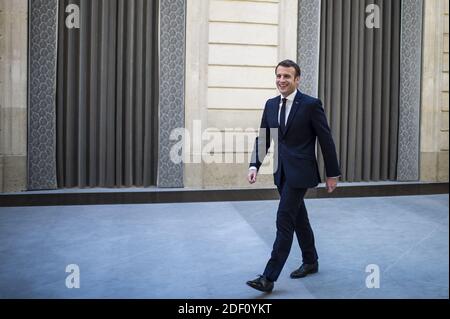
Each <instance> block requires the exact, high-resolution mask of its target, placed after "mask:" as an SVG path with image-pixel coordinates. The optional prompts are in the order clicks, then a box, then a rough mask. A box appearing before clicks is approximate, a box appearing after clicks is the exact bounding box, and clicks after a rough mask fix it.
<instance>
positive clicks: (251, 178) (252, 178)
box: [247, 168, 258, 184]
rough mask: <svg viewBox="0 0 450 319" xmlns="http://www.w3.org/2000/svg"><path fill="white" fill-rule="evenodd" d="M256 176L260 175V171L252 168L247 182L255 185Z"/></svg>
mask: <svg viewBox="0 0 450 319" xmlns="http://www.w3.org/2000/svg"><path fill="white" fill-rule="evenodd" d="M256 175H258V171H257V170H256V169H254V168H250V169H249V170H248V175H247V180H248V182H249V183H250V184H253V183H255V182H256Z"/></svg>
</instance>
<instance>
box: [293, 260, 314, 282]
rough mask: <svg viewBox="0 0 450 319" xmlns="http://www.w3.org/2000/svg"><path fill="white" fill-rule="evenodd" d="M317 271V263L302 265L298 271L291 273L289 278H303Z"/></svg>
mask: <svg viewBox="0 0 450 319" xmlns="http://www.w3.org/2000/svg"><path fill="white" fill-rule="evenodd" d="M318 271H319V263H318V262H317V261H316V262H315V263H314V264H302V265H301V266H300V268H299V269H297V270H294V271H293V272H292V273H291V278H303V277H306V276H307V275H309V274H314V273H316V272H318Z"/></svg>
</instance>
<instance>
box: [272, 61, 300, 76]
mask: <svg viewBox="0 0 450 319" xmlns="http://www.w3.org/2000/svg"><path fill="white" fill-rule="evenodd" d="M280 65H281V66H284V67H285V68H294V69H295V76H296V77H297V76H300V74H301V71H300V67H299V66H298V64H297V63H295V62H294V61H292V60H283V61H281V62H280V63H278V65H277V67H276V68H275V74H277V69H278V67H279V66H280Z"/></svg>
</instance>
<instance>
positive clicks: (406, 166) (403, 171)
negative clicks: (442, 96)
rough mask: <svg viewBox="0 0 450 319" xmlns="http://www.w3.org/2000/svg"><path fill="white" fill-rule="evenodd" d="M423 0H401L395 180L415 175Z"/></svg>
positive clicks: (416, 166) (410, 177) (409, 178)
mask: <svg viewBox="0 0 450 319" xmlns="http://www.w3.org/2000/svg"><path fill="white" fill-rule="evenodd" d="M422 12H423V0H402V18H401V24H402V27H401V44H400V114H399V137H398V143H399V146H398V164H397V172H398V173H397V174H398V177H397V178H398V180H399V181H415V180H418V179H419V155H420V147H419V138H420V99H421V68H422V15H423V13H422Z"/></svg>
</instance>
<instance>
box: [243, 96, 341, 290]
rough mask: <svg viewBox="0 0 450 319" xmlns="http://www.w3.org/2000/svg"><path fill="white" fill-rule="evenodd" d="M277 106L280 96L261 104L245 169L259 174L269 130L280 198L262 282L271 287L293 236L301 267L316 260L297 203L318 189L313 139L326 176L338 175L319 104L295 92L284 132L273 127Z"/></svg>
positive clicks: (307, 226)
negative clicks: (318, 146) (271, 245)
mask: <svg viewBox="0 0 450 319" xmlns="http://www.w3.org/2000/svg"><path fill="white" fill-rule="evenodd" d="M280 101H281V96H278V97H275V98H273V99H270V100H268V101H267V102H266V105H265V108H264V112H263V117H262V121H261V127H260V131H259V136H258V137H257V138H256V142H255V148H254V151H253V156H252V163H250V166H254V167H256V168H257V169H258V170H259V168H260V166H261V164H262V161H263V160H264V158H263V157H264V156H265V154H266V153H267V150H268V148H269V146H270V142H271V139H272V138H273V136H271V130H272V135H273V132H278V138H277V139H276V141H275V150H274V152H275V156H276V163H277V164H276V166H277V170H276V171H275V173H274V182H275V185H277V187H278V191H279V193H280V204H279V206H278V212H277V222H276V223H277V234H276V239H275V242H274V245H273V250H272V255H271V258H270V260H269V262H268V263H267V266H266V269H265V271H264V276H266V278H267V279H269V280H270V281H276V280H277V279H278V276H279V275H280V273H281V270H282V268H283V266H284V264H285V262H286V260H287V257H288V255H289V252H290V249H291V246H292V241H293V235H294V232H295V233H296V236H297V239H298V243H299V245H300V248H301V250H302V257H303V262H304V263H307V264H312V263H314V262H315V261H317V259H318V256H317V252H316V248H315V244H314V234H313V231H312V229H311V226H310V223H309V220H308V213H307V211H306V207H305V204H304V201H303V197H304V196H305V193H306V191H307V189H308V188H311V187H315V186H317V185H318V184H319V183H320V175H319V170H318V165H317V160H316V154H315V149H316V147H315V145H316V139H318V140H319V144H320V147H321V150H322V154H323V157H324V161H325V168H326V174H327V176H328V177H336V176H339V175H341V172H340V169H339V164H338V160H337V156H336V148H335V145H334V142H333V138H332V136H331V131H330V128H329V126H328V123H327V119H326V116H325V112H324V110H323V107H322V103H321V101H320V100H319V99H316V98H313V97H311V96H308V95H306V94H303V93H301V92H300V91H297V94H296V95H295V98H294V101H293V103H292V106H291V110H290V112H289V117H288V119H287V123H286V127H285V130H284V132H283V131H281V129H280V125H279V122H278V118H279V117H278V112H279V109H280V107H279V105H280Z"/></svg>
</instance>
